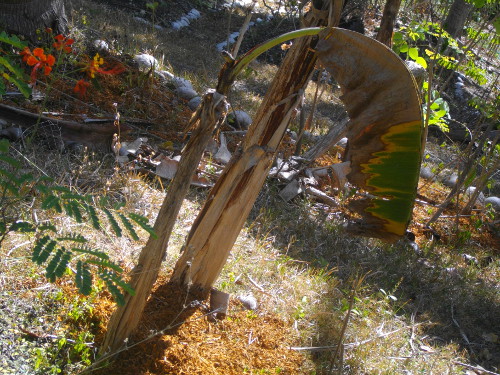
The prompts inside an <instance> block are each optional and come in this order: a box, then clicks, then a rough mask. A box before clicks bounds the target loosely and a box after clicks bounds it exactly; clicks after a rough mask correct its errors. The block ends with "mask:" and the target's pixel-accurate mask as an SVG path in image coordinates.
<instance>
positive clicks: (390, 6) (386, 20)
mask: <svg viewBox="0 0 500 375" xmlns="http://www.w3.org/2000/svg"><path fill="white" fill-rule="evenodd" d="M400 6H401V0H387V2H386V3H385V7H384V14H383V16H382V21H381V22H380V30H379V31H378V33H377V38H376V39H377V40H378V41H379V42H380V43H384V44H385V45H386V46H387V47H389V48H391V47H392V33H393V31H394V22H395V21H396V18H397V16H398V12H399V7H400Z"/></svg>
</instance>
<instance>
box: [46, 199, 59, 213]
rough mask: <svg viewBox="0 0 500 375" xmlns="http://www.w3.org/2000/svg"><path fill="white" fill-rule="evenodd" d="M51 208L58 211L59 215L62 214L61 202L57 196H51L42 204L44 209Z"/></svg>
mask: <svg viewBox="0 0 500 375" xmlns="http://www.w3.org/2000/svg"><path fill="white" fill-rule="evenodd" d="M51 208H53V209H54V210H56V211H57V212H58V213H62V208H61V201H60V199H59V197H57V196H55V195H49V196H48V197H47V198H45V199H44V201H43V202H42V209H44V210H49V209H51Z"/></svg>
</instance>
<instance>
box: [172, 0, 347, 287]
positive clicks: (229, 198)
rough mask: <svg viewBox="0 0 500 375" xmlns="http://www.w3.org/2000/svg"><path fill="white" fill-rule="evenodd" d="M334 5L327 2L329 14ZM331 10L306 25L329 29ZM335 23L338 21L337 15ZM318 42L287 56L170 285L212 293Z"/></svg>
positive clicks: (307, 40)
mask: <svg viewBox="0 0 500 375" xmlns="http://www.w3.org/2000/svg"><path fill="white" fill-rule="evenodd" d="M329 4H330V2H327V1H325V2H324V9H328V7H329ZM328 18H329V12H328V10H323V11H320V10H313V11H312V12H310V13H308V14H307V15H306V19H305V22H306V24H307V26H323V25H326V23H327V22H328ZM331 18H332V19H339V18H338V15H337V17H336V16H335V15H332V16H331ZM314 45H315V39H314V38H312V37H304V38H301V39H299V40H297V41H296V42H295V43H294V45H293V46H292V48H291V49H290V50H289V52H288V53H287V55H286V57H285V60H284V61H283V63H282V65H281V67H280V69H279V70H278V72H277V74H276V76H275V78H274V80H273V82H272V84H271V87H270V88H269V90H268V91H267V94H266V96H265V98H264V100H263V102H262V104H261V106H260V107H259V110H258V112H257V114H256V116H255V119H254V122H253V124H252V125H251V126H250V128H249V130H248V134H247V136H246V138H245V140H244V143H243V146H242V149H241V151H240V152H239V153H238V154H236V155H233V158H232V160H231V161H230V163H229V165H228V166H227V167H226V169H225V170H224V172H223V174H222V176H221V177H220V178H219V180H218V182H217V184H216V185H215V187H214V188H213V189H212V191H211V193H210V195H209V197H208V199H207V202H206V203H205V205H204V207H203V208H202V210H201V212H200V214H199V215H198V217H197V218H196V220H195V223H194V224H193V227H192V228H191V231H190V233H189V235H188V238H187V240H186V244H185V246H184V252H183V254H182V256H181V258H180V259H179V261H178V262H177V264H176V266H175V269H174V273H173V275H172V279H171V280H172V281H173V282H178V283H179V284H181V285H182V286H184V287H187V286H190V288H191V290H192V289H195V290H197V291H199V292H200V293H201V294H204V295H206V294H208V292H209V291H210V288H211V287H212V285H213V283H214V282H215V280H216V279H217V277H218V276H219V273H220V271H221V270H222V267H223V266H224V264H225V263H226V260H227V257H228V256H229V253H230V251H231V248H232V247H233V245H234V242H235V240H236V238H237V236H238V234H239V232H240V231H241V228H242V226H243V223H244V222H245V220H246V218H247V216H248V214H249V212H250V210H251V208H252V206H253V204H254V202H255V200H256V198H257V195H258V193H259V191H260V189H261V187H262V185H263V184H264V181H265V179H266V176H267V174H268V173H269V169H270V168H271V164H272V160H273V158H274V156H275V153H276V150H277V148H278V146H279V144H280V142H281V140H282V138H283V136H284V134H285V131H286V129H287V127H288V125H289V122H290V119H291V117H292V115H293V113H294V111H295V109H296V107H297V105H298V103H299V102H300V97H301V94H302V92H303V90H304V89H305V87H306V85H307V83H308V81H309V79H310V76H311V73H312V71H313V69H314V67H315V64H316V54H315V52H314V50H313V48H314Z"/></svg>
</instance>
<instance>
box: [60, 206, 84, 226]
mask: <svg viewBox="0 0 500 375" xmlns="http://www.w3.org/2000/svg"><path fill="white" fill-rule="evenodd" d="M64 208H65V209H66V212H67V213H68V216H71V217H72V218H73V219H75V221H76V222H77V223H82V222H83V217H82V213H81V211H80V208H79V207H78V203H77V202H75V201H73V200H69V201H67V202H65V203H64ZM70 212H71V214H70Z"/></svg>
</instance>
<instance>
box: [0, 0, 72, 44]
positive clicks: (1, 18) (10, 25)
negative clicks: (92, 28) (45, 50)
mask: <svg viewBox="0 0 500 375" xmlns="http://www.w3.org/2000/svg"><path fill="white" fill-rule="evenodd" d="M48 27H49V28H51V29H52V30H53V31H54V33H56V34H65V33H67V31H68V19H67V17H66V12H65V9H64V0H0V29H2V28H3V29H5V30H6V31H8V32H9V33H12V34H16V35H23V36H25V37H26V38H28V39H30V40H32V41H36V40H37V30H41V31H44V30H45V28H48Z"/></svg>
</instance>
